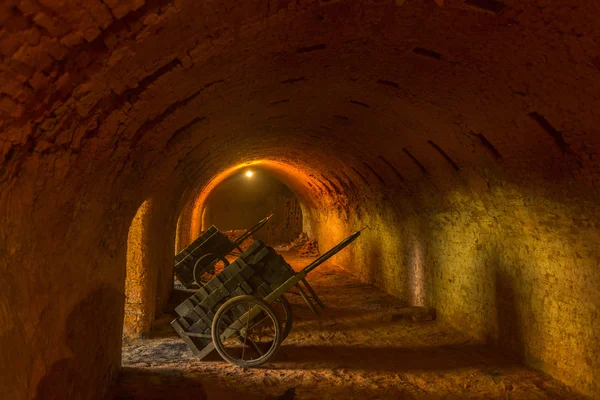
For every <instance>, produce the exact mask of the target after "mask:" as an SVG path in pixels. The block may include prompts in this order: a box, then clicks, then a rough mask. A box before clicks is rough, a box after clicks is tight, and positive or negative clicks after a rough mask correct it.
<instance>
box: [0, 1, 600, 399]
mask: <svg viewBox="0 0 600 400" xmlns="http://www.w3.org/2000/svg"><path fill="white" fill-rule="evenodd" d="M491 3H492V2H473V1H466V2H463V1H462V0H446V1H388V0H386V1H383V0H381V1H379V0H365V1H353V0H345V1H328V2H325V1H317V0H299V1H286V0H278V1H277V0H275V1H270V2H262V1H261V2H259V1H246V2H242V3H240V2H233V1H224V2H204V1H202V2H199V1H192V0H176V1H172V2H171V1H167V0H148V1H146V2H144V1H126V2H115V1H103V2H102V1H99V0H85V1H75V0H64V1H53V0H9V1H4V2H2V3H1V4H0V55H1V59H0V287H2V288H3V292H2V295H0V326H1V328H0V359H2V360H3V362H2V363H0V387H2V388H3V390H4V392H3V394H5V395H6V396H8V398H11V399H25V398H35V397H36V396H37V398H40V399H41V398H44V399H47V398H56V397H57V396H59V394H58V393H59V392H58V390H60V393H65V392H66V393H69V394H73V395H72V396H71V398H77V397H76V396H80V397H81V398H102V397H103V396H104V394H105V393H106V392H107V387H108V384H109V382H110V381H111V379H112V376H113V374H114V372H115V371H116V369H117V367H118V364H119V352H120V343H121V334H122V322H123V309H124V298H125V296H124V293H125V269H126V268H125V266H126V249H127V234H128V228H129V226H130V223H131V221H132V219H133V217H134V215H135V213H136V210H137V209H138V208H139V206H140V205H141V204H142V203H143V202H144V201H145V200H146V199H148V198H151V197H153V196H159V197H160V199H159V200H158V202H157V203H156V204H157V207H159V208H160V211H159V212H157V215H160V216H161V217H157V218H153V222H152V228H151V229H150V231H151V232H153V233H152V235H151V236H152V243H153V244H156V246H155V245H152V246H150V248H151V249H155V250H152V251H153V252H154V251H155V253H153V255H151V256H150V257H151V259H152V260H153V265H155V266H156V268H160V270H159V278H158V279H157V285H158V286H159V287H158V291H159V295H158V296H157V304H158V305H159V306H160V304H161V302H163V304H164V301H165V296H167V295H168V290H169V289H168V288H169V283H170V281H169V279H172V273H170V272H169V268H170V267H168V266H167V265H168V264H167V263H166V260H167V259H168V258H169V257H171V258H172V256H173V254H174V251H169V250H173V249H172V248H171V249H169V248H168V247H169V246H170V247H172V246H171V245H170V243H173V241H174V240H175V233H176V234H177V243H178V245H179V246H181V245H182V244H185V243H186V241H188V242H189V239H190V236H192V235H193V234H194V233H195V232H197V231H198V230H199V229H200V228H199V227H198V225H199V222H201V218H200V216H199V215H197V214H198V211H199V207H200V206H201V205H202V204H203V200H202V196H203V195H202V193H204V192H206V190H208V189H209V188H210V187H211V185H212V183H213V181H214V179H216V177H217V176H219V174H221V173H224V172H227V171H229V169H230V168H232V167H234V166H236V165H244V163H246V162H253V161H258V160H264V161H263V164H264V165H265V166H266V167H269V168H272V169H273V171H275V172H277V173H279V174H280V177H281V179H282V180H283V181H284V182H286V184H288V186H289V187H290V188H291V189H292V190H294V192H295V193H296V194H297V196H298V198H299V199H300V201H301V203H302V207H303V215H304V219H305V227H307V230H308V231H309V233H311V234H312V235H313V237H317V238H318V239H319V245H320V248H321V249H322V250H324V249H327V248H328V247H329V246H330V245H332V244H334V243H335V242H336V241H338V240H340V239H341V238H343V237H344V236H345V235H347V234H348V233H349V232H350V231H352V230H353V229H356V228H359V227H362V226H363V225H367V224H368V225H370V226H371V227H372V228H373V230H372V231H370V234H371V236H368V235H367V234H365V236H364V237H363V239H362V240H361V242H360V243H357V246H356V247H355V249H354V250H352V251H349V252H347V253H346V254H343V255H342V254H340V259H341V260H346V261H352V263H351V264H352V265H354V271H355V272H356V273H357V274H359V275H360V276H362V277H363V278H365V279H369V280H372V281H374V282H377V283H378V284H379V285H380V286H382V287H384V288H386V289H387V290H389V291H391V292H392V293H395V294H397V295H399V296H402V297H406V298H407V299H409V300H410V301H411V302H412V303H413V304H415V305H427V306H433V307H435V308H436V309H437V310H438V318H440V319H447V320H449V321H455V324H456V325H457V326H458V327H459V328H461V329H464V330H467V331H469V332H472V333H473V334H475V335H478V336H482V337H486V338H489V340H490V341H492V342H495V343H497V344H498V345H500V346H503V347H506V349H507V352H511V353H513V354H515V355H516V356H519V357H522V358H523V359H525V360H526V361H527V362H529V363H530V364H532V365H535V366H537V367H539V368H541V369H543V370H545V371H547V372H549V373H551V374H553V375H554V376H556V377H557V378H559V379H562V380H564V381H565V382H567V383H569V384H572V385H574V386H575V387H576V388H578V389H579V390H582V391H584V392H586V393H590V394H596V395H598V393H599V392H600V387H599V386H598V382H599V381H600V379H599V375H600V366H599V365H598V360H599V359H600V356H599V350H598V336H597V335H598V333H597V332H598V330H593V328H592V327H593V326H594V325H597V323H598V321H597V307H598V304H599V303H598V293H597V288H598V286H599V285H598V283H599V280H600V272H599V271H598V268H597V265H598V253H599V252H598V248H597V243H598V226H597V221H598V213H599V211H598V194H599V190H598V189H599V186H600V171H599V169H600V162H599V151H598V149H599V144H600V133H599V131H598V120H599V118H598V116H599V115H598V110H599V109H600V107H598V103H599V101H598V93H600V79H599V78H600V69H599V68H598V65H599V63H598V59H599V57H600V52H599V50H598V49H599V48H600V46H598V43H599V42H600V33H599V32H598V23H597V21H598V19H599V17H600V9H599V6H598V4H597V3H596V2H592V1H587V0H579V1H566V0H557V1H553V2H548V1H545V0H527V1H516V0H506V1H505V2H504V4H505V7H504V8H502V9H498V8H495V7H487V8H486V7H483V8H482V6H481V4H484V5H485V4H491ZM177 221H179V222H177ZM176 227H178V228H177V229H176ZM366 232H369V231H366ZM160 277H162V278H160ZM501 294H502V296H501ZM505 321H518V323H517V322H515V325H507V324H506V323H505ZM84 344H85V345H88V346H89V347H87V350H86V352H85V354H84V353H83V352H82V350H81V349H82V348H83V347H82V346H83V345H84ZM6 360H8V361H6ZM75 366H76V367H75ZM71 368H72V369H71ZM61 371H62V372H61ZM70 373H72V374H73V375H77V376H78V377H79V379H78V380H73V379H69V376H70V375H69V374H70ZM50 381H53V382H58V383H57V384H55V386H54V387H55V389H52V387H51V386H50V385H49V384H48V382H50ZM78 382H85V383H86V385H85V387H80V386H78V385H79V383H78ZM58 388H60V389H58ZM53 390H54V392H53Z"/></svg>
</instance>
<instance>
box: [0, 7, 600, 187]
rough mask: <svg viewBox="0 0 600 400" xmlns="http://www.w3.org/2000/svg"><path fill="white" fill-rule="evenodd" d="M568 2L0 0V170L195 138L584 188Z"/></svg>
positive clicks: (579, 38) (588, 150)
mask: <svg viewBox="0 0 600 400" xmlns="http://www.w3.org/2000/svg"><path fill="white" fill-rule="evenodd" d="M572 3H573V2H565V5H564V6H563V5H560V4H558V3H556V2H554V3H553V4H552V5H544V2H541V1H540V2H537V1H528V2H512V1H507V2H506V4H505V5H504V8H503V9H502V11H501V12H498V13H496V11H498V10H499V8H502V3H496V2H493V1H467V2H466V3H465V2H463V1H462V0H460V1H446V2H443V1H438V2H437V3H436V2H433V1H431V2H429V1H425V2H412V1H406V2H401V1H396V2H395V3H394V2H391V1H368V2H367V1H365V2H358V1H328V2H325V1H321V2H318V1H306V2H303V1H298V2H290V1H279V2H277V1H272V2H244V4H239V3H238V2H225V3H221V4H213V3H210V4H209V3H205V2H193V1H175V2H168V1H154V2H144V1H142V0H139V1H130V2H109V1H105V2H100V1H96V2H93V1H89V2H79V1H77V2H74V1H39V2H35V1H12V2H5V3H4V4H3V6H2V7H3V11H2V21H3V22H2V26H3V30H2V32H1V34H0V38H2V39H1V41H0V43H2V45H1V51H2V53H3V59H2V75H1V78H0V79H1V82H2V84H1V85H0V86H1V87H2V92H3V95H2V100H1V101H0V103H1V107H0V108H1V112H2V114H1V122H0V123H1V125H0V126H2V129H3V130H4V133H3V135H2V138H3V140H2V141H1V142H0V143H1V146H2V147H0V149H1V153H0V155H2V157H3V158H4V162H3V164H2V165H3V167H2V175H3V180H4V183H6V182H7V178H9V177H11V176H12V177H14V176H15V175H16V174H19V173H21V172H19V171H22V170H24V169H27V168H25V167H22V166H21V164H22V163H29V165H30V166H31V167H32V168H40V165H43V164H45V163H47V162H48V163H50V162H54V158H53V154H59V153H62V152H66V153H68V154H69V157H68V161H66V160H65V161H64V162H65V164H69V165H72V166H73V168H80V169H81V168H84V169H86V168H87V169H90V168H92V169H93V167H90V160H103V159H110V165H111V166H112V167H113V168H118V170H117V172H118V173H119V174H124V173H127V172H128V169H129V167H133V170H134V172H133V173H134V175H136V176H138V177H139V176H143V174H142V173H141V172H140V171H144V170H146V169H147V168H148V167H149V166H150V165H152V164H153V163H158V162H160V160H158V159H157V157H165V154H167V153H169V151H170V150H173V149H179V150H177V154H169V157H172V158H174V159H178V160H182V159H184V158H185V154H186V149H187V151H189V149H190V148H193V147H195V146H198V145H200V147H199V148H201V149H203V151H205V152H211V153H214V152H220V153H228V154H229V157H230V158H231V163H230V165H227V166H225V167H230V166H231V165H233V164H235V163H236V162H238V161H243V158H247V157H256V158H263V157H264V156H265V155H267V154H269V153H270V152H271V153H276V154H278V155H279V156H280V157H281V156H287V157H288V158H290V159H306V160H308V159H310V160H311V161H310V163H313V164H314V165H315V166H317V165H318V166H319V167H323V166H324V165H319V163H323V164H326V163H327V162H326V161H323V160H326V159H328V158H330V155H332V154H334V153H337V154H338V157H339V159H340V161H341V162H342V163H345V164H346V167H347V168H346V170H345V171H344V173H345V174H346V175H347V176H348V178H349V179H347V180H356V181H361V180H368V181H369V182H370V181H372V182H378V181H379V182H381V180H382V179H380V178H377V177H376V176H374V175H373V171H381V170H382V169H384V170H385V168H388V169H389V172H390V173H391V174H394V175H396V176H398V175H401V176H402V178H403V179H406V180H407V181H414V180H420V179H422V178H423V176H424V173H427V174H429V175H430V176H433V177H434V178H435V177H439V179H440V180H441V181H442V182H444V181H446V180H447V179H448V177H450V176H452V175H453V173H454V171H455V170H457V169H462V168H463V167H467V168H469V167H474V168H475V169H477V168H490V169H497V170H501V171H507V170H508V171H512V172H515V173H517V174H518V176H520V177H521V178H519V179H522V178H523V177H526V176H532V177H535V178H537V177H540V176H548V175H549V176H553V177H556V173H557V171H560V173H561V174H563V175H564V174H566V175H567V176H568V177H569V178H571V177H575V178H576V179H577V180H578V181H579V183H580V184H582V186H583V187H588V188H589V187H594V186H596V184H597V179H598V178H597V175H594V173H596V172H597V167H598V158H597V147H598V142H599V139H598V137H599V135H598V131H597V127H596V126H595V125H594V121H597V120H598V118H597V117H598V115H597V111H596V107H594V105H595V104H596V101H597V93H600V91H599V89H600V87H599V86H600V84H599V83H598V82H600V80H599V79H598V78H599V77H600V71H599V70H598V65H597V64H598V54H596V53H594V51H596V52H597V46H595V47H594V43H596V42H595V40H597V39H598V28H597V24H595V22H594V21H595V20H596V17H598V11H599V10H598V6H597V5H594V4H591V3H589V2H580V3H579V4H576V5H573V4H572ZM440 4H441V5H440ZM486 8H487V9H486ZM540 10H541V11H542V12H540ZM484 11H485V12H484ZM182 140H183V141H185V143H187V144H188V145H187V146H180V145H179V146H178V142H180V141H182ZM193 156H197V155H193ZM193 156H192V155H190V157H193ZM534 159H535V162H532V160H534ZM78 163H80V164H79V166H77V164H78ZM97 164H98V165H102V162H99V163H97ZM128 166H129V167H128ZM348 167H352V168H354V171H352V170H351V169H350V168H348ZM54 168H57V167H56V166H55V167H54ZM65 168H68V167H66V166H65ZM101 170H102V171H104V169H103V168H101ZM136 171H137V172H136ZM215 171H216V170H215ZM581 171H588V173H582V172H581ZM38 172H39V171H38ZM590 172H591V173H592V176H593V177H592V178H591V177H590ZM65 173H66V171H65ZM140 174H142V175H140ZM324 174H325V172H324ZM38 175H39V174H38ZM338 175H340V174H338ZM361 175H362V178H361ZM146 178H148V177H147V176H146ZM341 178H342V177H340V179H341ZM150 180H151V179H150ZM145 181H146V180H145ZM383 181H384V182H385V179H383Z"/></svg>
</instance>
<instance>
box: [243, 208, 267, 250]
mask: <svg viewBox="0 0 600 400" xmlns="http://www.w3.org/2000/svg"><path fill="white" fill-rule="evenodd" d="M272 216H273V214H271V215H269V216H267V217H265V218H263V219H261V220H260V221H258V222H257V223H256V225H254V226H253V227H252V228H250V229H248V230H247V231H246V232H244V233H242V234H241V235H240V236H238V237H237V238H236V239H235V240H234V241H233V244H234V247H237V246H239V245H240V244H242V243H243V242H244V240H246V239H248V238H249V237H250V235H252V234H253V233H254V232H256V231H258V230H259V229H260V228H262V227H263V226H264V225H265V224H266V223H267V222H269V220H270V219H271V217H272Z"/></svg>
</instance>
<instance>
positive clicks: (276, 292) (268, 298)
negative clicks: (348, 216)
mask: <svg viewBox="0 0 600 400" xmlns="http://www.w3.org/2000/svg"><path fill="white" fill-rule="evenodd" d="M367 228H368V226H366V227H364V228H362V229H361V230H359V231H356V232H354V233H353V234H352V235H350V236H348V237H347V238H346V239H344V240H342V241H341V242H340V243H338V244H337V245H336V246H334V247H333V248H332V249H331V250H329V251H328V252H327V253H325V254H323V255H322V256H321V257H319V258H317V259H316V260H315V261H313V262H312V263H310V264H308V265H307V266H306V267H304V268H303V269H302V270H301V271H299V272H297V273H296V274H294V275H293V276H292V277H290V278H289V279H288V280H287V281H285V282H284V283H283V284H282V285H281V286H279V287H277V288H276V289H275V290H273V291H272V292H271V293H269V294H268V295H266V296H265V298H264V299H263V300H264V301H266V302H267V304H270V303H272V302H274V301H275V300H277V299H278V298H279V296H281V295H282V294H284V293H285V292H287V291H288V289H290V288H291V287H292V286H294V285H296V284H297V283H298V282H300V281H301V280H303V279H304V278H305V277H306V275H308V273H309V272H310V271H312V270H313V269H315V268H317V267H318V266H319V265H321V264H323V263H324V262H325V261H326V260H327V259H329V258H331V256H333V255H334V254H335V253H337V252H339V251H340V250H342V249H343V248H344V247H346V246H348V245H349V244H350V243H352V242H354V241H355V240H356V238H358V237H359V236H360V233H361V232H362V231H364V230H365V229H367Z"/></svg>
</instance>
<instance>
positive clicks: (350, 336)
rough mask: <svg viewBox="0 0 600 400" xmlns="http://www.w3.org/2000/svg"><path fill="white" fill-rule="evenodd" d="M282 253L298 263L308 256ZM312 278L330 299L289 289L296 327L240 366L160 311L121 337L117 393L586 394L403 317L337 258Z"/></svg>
mask: <svg viewBox="0 0 600 400" xmlns="http://www.w3.org/2000/svg"><path fill="white" fill-rule="evenodd" d="M282 255H283V256H284V258H285V259H286V260H287V261H288V262H290V264H292V266H293V267H294V269H296V270H299V269H301V268H302V267H303V266H305V265H307V264H308V263H309V262H310V261H311V260H312V259H307V258H299V257H297V256H294V255H293V254H289V253H283V254H282ZM309 282H310V283H311V285H312V286H313V288H314V289H315V290H316V292H317V293H318V294H319V295H320V297H321V299H322V300H323V301H324V303H325V304H326V308H325V309H324V310H323V311H322V313H321V316H320V317H316V316H315V315H313V314H312V313H311V311H310V310H309V308H308V307H307V305H306V304H305V303H304V302H303V300H302V298H301V297H300V296H299V295H297V294H289V295H287V298H288V300H290V302H291V303H292V307H293V313H294V327H293V329H292V332H291V334H290V336H289V337H288V338H287V339H286V340H285V342H284V343H283V344H282V346H281V349H280V350H279V353H278V354H277V356H276V358H275V359H274V360H273V362H271V363H269V364H267V365H265V366H264V367H261V368H254V369H243V368H238V367H234V366H232V365H230V364H227V363H225V362H224V361H222V360H221V359H220V358H219V356H218V355H217V354H216V352H213V354H212V356H211V357H210V359H209V360H204V361H200V360H198V359H196V358H195V357H194V356H193V355H192V353H191V351H190V350H188V348H187V347H186V345H185V344H184V343H183V341H182V340H181V339H180V338H179V336H177V334H176V333H175V332H174V331H173V330H172V328H171V326H170V325H169V321H170V320H171V319H172V318H173V317H171V316H169V317H164V318H162V319H161V320H160V321H159V323H158V324H157V328H156V332H155V333H154V334H153V335H152V337H151V338H148V339H143V340H134V341H126V342H124V347H123V371H122V374H121V378H120V382H119V385H118V387H117V391H116V396H115V399H119V400H133V399H186V400H190V399H201V398H202V396H201V393H202V390H203V388H204V391H206V394H207V398H208V399H209V400H213V399H214V400H228V399H248V400H253V399H257V400H258V399H260V400H263V399H285V400H289V399H293V398H296V399H361V400H366V399H438V398H443V399H464V398H472V399H583V398H584V397H582V396H580V395H579V394H577V393H574V392H572V391H570V389H569V388H567V387H565V386H564V385H562V384H561V383H559V382H557V381H556V380H554V379H552V378H550V377H549V376H547V375H544V374H542V373H540V372H536V371H533V370H531V369H528V368H526V367H523V366H521V365H519V364H518V363H515V362H514V361H511V360H510V359H507V358H505V357H503V356H501V355H500V354H499V353H498V352H497V351H494V350H492V349H489V348H486V347H484V346H481V345H480V344H478V343H476V342H475V341H474V340H472V339H470V338H469V337H467V336H465V335H463V334H461V333H459V332H457V331H456V330H454V329H452V328H451V327H449V326H447V325H444V324H442V323H440V322H439V321H421V322H417V321H412V320H410V319H408V320H407V319H406V318H399V317H398V315H400V314H401V312H402V310H406V308H405V306H406V304H404V303H403V302H402V301H400V300H398V299H397V298H394V297H392V296H390V295H388V294H386V293H384V292H382V291H381V290H379V289H377V288H375V287H373V286H370V285H368V284H365V283H362V282H360V281H359V280H357V279H356V278H354V277H352V276H351V275H349V274H348V273H346V272H345V271H344V270H343V269H341V268H339V267H337V266H334V265H329V264H326V265H323V266H321V267H319V268H317V269H316V270H315V271H313V272H312V273H311V274H310V275H309ZM187 296H189V293H185V292H181V291H177V292H176V293H175V294H174V298H173V302H174V303H177V304H178V301H181V300H182V299H184V298H186V297H187ZM180 299H181V300H180ZM292 388H293V389H292ZM286 391H287V394H286V395H285V396H283V397H280V396H282V395H283V394H284V392H286ZM292 392H295V396H294V394H293V393H292Z"/></svg>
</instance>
